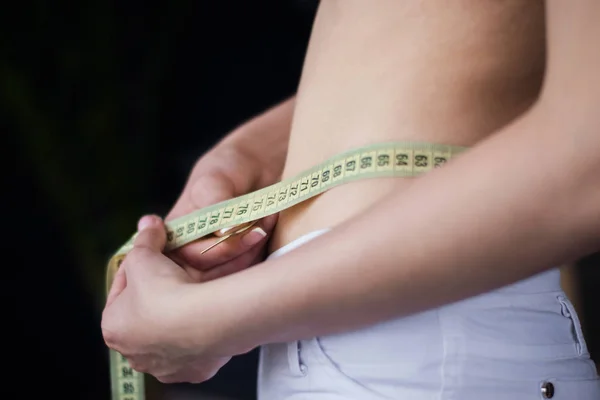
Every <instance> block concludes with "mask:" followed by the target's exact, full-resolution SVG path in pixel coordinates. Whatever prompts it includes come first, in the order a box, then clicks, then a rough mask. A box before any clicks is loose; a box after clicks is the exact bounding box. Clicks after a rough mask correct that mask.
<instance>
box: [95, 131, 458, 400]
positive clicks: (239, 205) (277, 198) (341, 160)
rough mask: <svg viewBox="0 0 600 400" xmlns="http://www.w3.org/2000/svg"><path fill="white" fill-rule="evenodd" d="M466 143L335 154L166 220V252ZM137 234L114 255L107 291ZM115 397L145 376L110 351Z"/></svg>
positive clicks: (410, 171)
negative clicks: (282, 177) (262, 185)
mask: <svg viewBox="0 0 600 400" xmlns="http://www.w3.org/2000/svg"><path fill="white" fill-rule="evenodd" d="M466 149H467V148H466V147H460V146H450V145H443V144H435V143H423V142H390V143H378V144H373V145H369V146H365V147H361V148H358V149H352V150H349V151H347V152H344V153H341V154H339V155H336V156H334V157H332V158H330V159H327V160H325V161H324V162H323V163H321V164H318V165H316V166H314V167H312V168H310V169H308V170H306V171H304V172H303V173H301V174H299V175H297V176H295V177H292V178H289V179H286V180H284V181H281V182H279V183H276V184H274V185H271V186H267V187H265V188H262V189H259V190H257V191H254V192H252V193H248V194H246V195H243V196H239V197H236V198H233V199H229V200H225V201H222V202H220V203H216V204H214V205H211V206H208V207H205V208H202V209H200V210H197V211H194V212H192V213H190V214H187V215H184V216H182V217H179V218H176V219H174V220H171V221H168V222H165V226H166V229H167V244H166V246H165V251H170V250H174V249H176V248H179V247H181V246H183V245H185V244H188V243H190V242H192V241H194V240H197V239H199V238H202V237H205V236H207V235H210V234H212V233H214V232H216V231H218V230H220V229H223V228H228V227H231V226H235V225H238V224H242V223H247V222H251V221H255V220H258V219H260V218H264V217H266V216H268V215H271V214H275V213H277V212H280V211H282V210H284V209H287V208H290V207H292V206H294V205H296V204H298V203H301V202H303V201H305V200H307V199H309V198H311V197H314V196H316V195H318V194H320V193H323V192H325V191H326V190H328V189H330V188H332V187H335V186H339V185H341V184H344V183H348V182H352V181H357V180H362V179H369V178H379V177H412V176H417V175H420V174H422V173H425V172H427V171H430V170H431V169H433V168H437V167H440V166H442V165H443V164H444V163H446V162H447V161H448V160H450V159H451V158H453V157H455V156H456V155H458V154H460V153H461V152H463V151H464V150H466ZM135 236H136V234H134V235H133V236H131V238H130V239H129V240H128V241H127V242H126V243H125V244H124V245H123V246H121V247H120V248H119V249H118V250H117V252H116V253H115V254H114V255H113V256H112V257H111V259H110V261H109V263H108V267H107V271H106V290H107V292H108V290H110V286H111V284H112V279H113V277H114V274H115V273H116V271H117V269H118V267H119V265H120V263H121V262H122V260H123V258H124V257H125V255H126V254H127V253H128V252H129V251H130V250H131V249H132V247H133V241H134V239H135ZM110 368H111V374H110V375H111V387H112V398H113V400H144V398H145V394H144V375H143V374H141V373H138V372H136V371H135V370H133V369H132V368H131V367H130V366H129V363H128V362H127V360H126V359H125V358H124V357H123V356H121V355H120V354H118V353H117V352H115V351H113V350H111V351H110Z"/></svg>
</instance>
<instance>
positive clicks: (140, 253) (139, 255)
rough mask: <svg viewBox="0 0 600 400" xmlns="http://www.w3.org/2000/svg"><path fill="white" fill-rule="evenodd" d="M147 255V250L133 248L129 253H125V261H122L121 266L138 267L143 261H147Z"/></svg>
mask: <svg viewBox="0 0 600 400" xmlns="http://www.w3.org/2000/svg"><path fill="white" fill-rule="evenodd" d="M149 255H150V250H148V249H147V248H145V247H134V248H133V249H131V250H130V251H129V253H127V256H126V257H125V261H123V264H124V265H125V266H127V268H132V267H135V266H137V265H140V264H141V263H143V262H144V261H146V260H147V259H148V257H149Z"/></svg>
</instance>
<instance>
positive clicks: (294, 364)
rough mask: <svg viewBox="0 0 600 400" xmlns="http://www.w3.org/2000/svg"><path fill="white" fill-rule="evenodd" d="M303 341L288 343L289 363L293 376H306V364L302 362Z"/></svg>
mask: <svg viewBox="0 0 600 400" xmlns="http://www.w3.org/2000/svg"><path fill="white" fill-rule="evenodd" d="M301 351H302V341H300V340H295V341H293V342H289V343H288V344H287V354H288V365H289V368H290V372H291V373H292V375H293V376H305V375H306V370H307V368H306V365H304V363H303V362H302V354H301Z"/></svg>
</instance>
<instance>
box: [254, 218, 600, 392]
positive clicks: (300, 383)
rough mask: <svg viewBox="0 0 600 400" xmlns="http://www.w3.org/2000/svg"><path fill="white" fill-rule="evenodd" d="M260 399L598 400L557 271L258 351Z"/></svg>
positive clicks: (596, 385)
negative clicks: (350, 329) (364, 325)
mask: <svg viewBox="0 0 600 400" xmlns="http://www.w3.org/2000/svg"><path fill="white" fill-rule="evenodd" d="M324 232H326V230H324V231H317V232H313V233H310V234H308V235H305V236H303V237H301V238H299V239H297V240H296V241H294V242H292V243H290V244H288V245H286V246H284V247H282V248H281V249H279V250H278V251H276V252H274V253H273V254H271V256H270V258H273V257H278V256H280V255H282V254H284V253H287V252H288V251H291V250H293V249H294V248H296V247H298V246H301V245H302V244H304V243H306V242H307V241H309V240H312V239H314V238H315V237H317V236H319V235H320V234H322V233H324ZM258 398H259V400H300V399H303V400H304V399H307V400H334V399H335V400H341V399H357V400H371V399H372V400H383V399H398V400H540V399H542V400H543V399H555V400H600V380H599V378H598V375H597V372H596V368H595V366H594V363H593V362H592V361H591V360H590V357H589V353H588V351H587V348H586V344H585V340H584V338H583V334H582V332H581V326H580V323H579V320H578V318H577V314H576V313H575V310H574V309H573V306H572V304H571V302H570V301H569V300H568V299H567V297H566V295H565V293H564V292H563V291H562V290H561V286H560V272H559V271H558V270H557V269H554V270H551V271H548V272H545V273H542V274H540V275H537V276H534V277H532V278H530V279H527V280H524V281H521V282H518V283H516V284H513V285H509V286H506V287H503V288H501V289H499V290H496V291H493V292H490V293H486V294H483V295H480V296H476V297H472V298H469V299H467V300H464V301H460V302H457V303H453V304H450V305H447V306H444V307H440V308H437V309H433V310H429V311H425V312H422V313H419V314H415V315H412V316H409V317H405V318H398V319H395V320H391V321H387V322H384V323H380V324H378V325H375V326H371V327H368V328H364V329H360V330H357V331H353V332H347V333H342V334H336V335H329V336H321V337H315V338H312V339H310V340H301V341H294V342H290V343H273V344H269V345H266V346H263V347H262V348H261V353H260V364H259V376H258Z"/></svg>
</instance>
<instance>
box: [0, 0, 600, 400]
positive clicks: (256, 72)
mask: <svg viewBox="0 0 600 400" xmlns="http://www.w3.org/2000/svg"><path fill="white" fill-rule="evenodd" d="M316 5H317V2H316V1H312V0H294V1H292V0H288V1H283V0H279V1H266V0H254V1H193V0H180V1H170V2H167V1H163V2H153V3H152V2H141V1H126V2H118V1H108V0H97V1H96V0H86V1H81V2H65V1H55V2H49V1H32V0H30V1H27V2H13V3H11V5H10V8H9V9H10V11H8V9H6V10H3V11H2V12H1V13H0V34H1V35H0V45H1V50H2V53H1V57H0V123H1V124H0V129H1V131H0V133H1V135H0V137H1V138H2V144H1V146H2V150H3V151H2V161H3V163H2V164H3V165H4V168H3V170H4V173H3V174H2V178H3V180H5V182H4V184H3V186H2V187H3V189H2V196H1V198H2V203H3V204H2V210H3V214H2V219H3V222H4V224H3V227H4V235H3V238H4V239H3V240H2V242H3V247H4V248H3V252H2V254H3V257H4V263H3V270H4V273H5V279H3V281H2V282H3V283H4V285H3V291H2V293H3V298H4V301H3V305H4V306H3V308H4V309H5V310H4V312H3V317H4V318H3V322H2V327H3V332H4V334H3V339H4V340H3V344H4V352H3V353H4V358H3V363H4V366H5V367H6V368H8V369H9V370H10V375H9V377H8V379H6V378H5V379H4V384H3V385H0V398H8V395H14V394H17V393H19V398H26V399H29V398H32V399H33V398H46V397H55V396H57V395H58V396H63V397H61V398H73V399H74V398H77V399H90V400H95V399H108V398H109V379H108V361H107V350H106V348H105V346H104V343H103V341H102V337H101V333H100V329H99V321H100V315H101V310H102V306H103V301H104V286H103V284H104V280H103V279H104V268H105V264H106V261H107V260H108V257H109V256H110V255H111V254H112V252H113V251H114V250H115V249H116V248H117V247H119V246H120V245H121V244H122V243H123V242H124V241H125V240H126V239H127V238H129V236H130V235H131V234H132V233H133V232H134V230H135V225H136V221H137V219H138V218H139V217H140V216H141V215H143V214H144V213H150V212H152V213H158V214H161V215H164V214H166V212H167V211H168V210H169V209H170V207H171V205H172V204H173V202H174V201H175V199H176V198H177V196H178V195H179V192H180V190H181V189H182V187H183V184H184V182H185V180H186V178H187V174H188V172H189V170H190V168H191V166H192V164H193V162H194V161H195V160H196V159H197V158H198V157H199V156H200V155H201V154H202V153H203V152H205V151H206V150H207V149H208V148H209V147H210V146H211V145H212V144H213V143H214V142H215V141H216V140H218V139H219V138H220V137H221V136H222V135H224V134H226V133H227V132H228V131H230V130H231V129H232V128H234V127H235V126H237V125H238V124H240V123H242V122H243V121H245V120H246V119H247V118H249V117H250V116H252V115H254V114H255V113H257V112H260V111H261V110H264V109H265V108H266V107H268V106H270V105H272V104H274V103H276V102H278V101H280V100H282V99H284V98H285V97H287V96H289V95H291V94H292V93H293V92H294V91H295V89H296V85H297V83H298V79H299V75H300V70H301V65H302V61H303V57H304V53H305V49H306V44H307V40H308V37H309V33H310V27H311V24H312V19H313V16H314V11H315V8H316ZM598 264H599V258H598V256H595V257H589V258H587V259H586V260H582V262H581V263H580V266H579V275H578V276H579V277H580V279H579V280H580V284H581V287H582V290H583V292H582V293H583V294H582V299H583V302H582V304H583V311H584V313H583V314H584V320H585V321H586V326H585V328H586V331H587V334H588V337H589V341H590V343H589V344H590V349H591V351H592V354H598V353H597V352H599V351H600V343H598V340H597V338H599V337H600V327H599V325H598V322H599V321H598V318H593V317H592V314H593V313H592V310H593V309H594V307H593V303H594V301H593V293H594V287H595V286H596V287H597V285H598V283H599V282H600V278H599V272H600V268H597V267H595V266H596V265H598ZM596 297H597V296H596ZM255 374H256V352H253V353H250V354H248V355H245V356H241V357H236V358H234V360H233V361H232V362H231V363H230V364H228V365H227V366H226V367H225V368H224V369H222V370H221V372H220V373H219V374H218V375H217V376H216V377H215V378H214V379H213V380H211V381H209V382H207V383H204V384H202V385H195V386H193V387H191V386H190V385H171V386H169V388H167V387H166V386H164V385H160V384H157V383H156V382H151V386H152V393H153V394H154V397H155V398H157V399H162V398H164V399H166V398H174V399H175V398H176V399H187V398H188V397H186V395H185V394H184V393H186V392H189V393H192V392H193V393H207V395H206V396H207V397H206V398H207V399H208V398H209V397H208V394H210V393H214V394H220V395H223V396H224V397H226V398H233V399H253V398H254V391H255ZM175 393H181V394H180V395H177V396H175V395H174V394H175ZM196 398H203V397H196ZM210 398H212V397H210Z"/></svg>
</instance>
